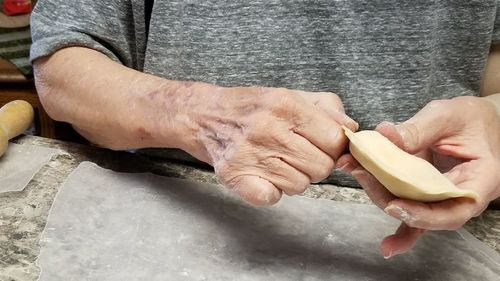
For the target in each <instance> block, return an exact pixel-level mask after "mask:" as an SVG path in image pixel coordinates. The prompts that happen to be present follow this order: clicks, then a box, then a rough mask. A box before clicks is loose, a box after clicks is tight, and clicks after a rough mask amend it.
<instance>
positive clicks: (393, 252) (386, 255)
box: [384, 250, 403, 260]
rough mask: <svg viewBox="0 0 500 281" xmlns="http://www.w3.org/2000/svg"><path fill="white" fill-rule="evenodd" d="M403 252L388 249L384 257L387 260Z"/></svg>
mask: <svg viewBox="0 0 500 281" xmlns="http://www.w3.org/2000/svg"><path fill="white" fill-rule="evenodd" d="M402 253H403V252H402V251H398V250H396V251H390V252H389V253H388V254H384V259H386V260H388V259H390V258H392V257H395V256H397V255H401V254H402Z"/></svg>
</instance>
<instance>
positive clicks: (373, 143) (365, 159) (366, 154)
mask: <svg viewBox="0 0 500 281" xmlns="http://www.w3.org/2000/svg"><path fill="white" fill-rule="evenodd" d="M344 131H345V134H346V136H347V138H349V140H350V144H349V150H350V151H351V154H352V156H354V158H355V159H356V160H358V162H359V163H360V164H361V166H363V167H364V168H365V169H366V170H368V171H369V172H370V173H371V174H372V175H373V176H375V178H377V180H378V181H380V183H382V184H383V185H384V186H385V187H386V188H387V190H389V191H390V192H391V193H392V194H394V195H396V196H398V197H400V198H406V199H412V200H416V201H421V202H434V201H441V200H445V199H448V198H453V197H469V198H472V199H476V200H477V199H478V195H477V193H475V192H473V191H470V190H463V189H459V188H457V187H456V186H455V185H454V184H453V183H452V182H451V181H450V180H448V179H447V178H446V177H445V176H443V175H442V174H441V173H440V172H439V171H438V170H437V169H436V168H435V167H434V166H432V164H430V163H429V162H427V161H425V160H424V159H422V158H419V157H417V156H414V155H411V154H409V153H407V152H405V151H403V150H401V149H400V148H399V147H397V146H396V145H395V144H393V143H392V142H391V141H389V140H388V139H387V138H386V137H384V136H382V135H381V134H380V133H379V132H377V131H360V132H357V133H353V132H352V131H351V130H349V129H348V128H346V127H344Z"/></svg>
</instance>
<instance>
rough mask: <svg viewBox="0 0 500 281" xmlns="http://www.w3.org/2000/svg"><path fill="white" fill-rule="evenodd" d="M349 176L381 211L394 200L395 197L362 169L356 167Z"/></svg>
mask: <svg viewBox="0 0 500 281" xmlns="http://www.w3.org/2000/svg"><path fill="white" fill-rule="evenodd" d="M351 175H352V176H353V177H354V179H356V181H357V182H358V183H359V185H361V187H362V188H363V189H364V190H365V191H366V194H367V195H368V197H370V199H371V200H372V201H373V203H374V204H375V205H376V206H378V207H379V208H381V209H384V208H386V207H387V204H388V203H389V202H391V201H392V200H394V199H395V198H396V196H394V195H393V194H392V193H390V192H389V191H388V190H387V189H386V188H385V187H384V186H383V185H382V184H381V183H380V182H379V181H378V180H377V179H376V178H375V177H374V176H373V175H372V174H370V173H369V172H368V171H366V170H365V169H364V168H363V167H361V166H358V167H356V168H355V169H354V170H353V171H351Z"/></svg>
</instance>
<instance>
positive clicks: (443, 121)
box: [381, 101, 454, 154]
mask: <svg viewBox="0 0 500 281" xmlns="http://www.w3.org/2000/svg"><path fill="white" fill-rule="evenodd" d="M451 116H452V115H451V112H450V109H449V107H447V103H446V101H433V102H430V103H429V104H427V105H426V106H425V107H424V108H423V109H422V110H420V111H419V112H418V113H417V114H415V116H413V117H412V118H410V119H409V120H407V121H405V122H403V123H401V124H399V125H395V129H396V131H397V132H398V134H399V136H400V141H401V143H400V147H401V148H402V149H403V150H405V151H407V152H409V153H412V154H415V153H417V152H419V151H422V150H424V149H426V148H428V147H429V146H432V145H434V144H435V143H437V142H438V141H439V140H440V139H442V138H444V137H447V136H449V135H450V133H451V130H452V129H453V128H452V125H453V123H454V122H450V121H452V120H451V119H452V118H451ZM381 125H382V124H381Z"/></svg>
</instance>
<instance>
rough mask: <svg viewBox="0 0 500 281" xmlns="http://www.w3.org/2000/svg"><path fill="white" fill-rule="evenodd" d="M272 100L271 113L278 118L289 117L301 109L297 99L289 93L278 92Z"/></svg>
mask: <svg viewBox="0 0 500 281" xmlns="http://www.w3.org/2000/svg"><path fill="white" fill-rule="evenodd" d="M272 96H273V97H272V98H271V100H270V103H271V104H270V106H271V112H272V113H274V114H275V115H276V116H278V117H284V116H289V115H291V114H292V113H293V112H295V111H296V110H297V108H299V106H300V105H299V103H298V101H297V97H296V96H295V95H292V94H291V93H290V92H288V91H278V92H276V93H275V94H273V95H272Z"/></svg>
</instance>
